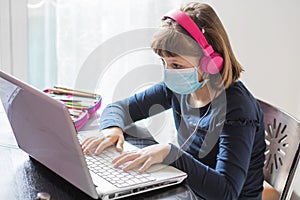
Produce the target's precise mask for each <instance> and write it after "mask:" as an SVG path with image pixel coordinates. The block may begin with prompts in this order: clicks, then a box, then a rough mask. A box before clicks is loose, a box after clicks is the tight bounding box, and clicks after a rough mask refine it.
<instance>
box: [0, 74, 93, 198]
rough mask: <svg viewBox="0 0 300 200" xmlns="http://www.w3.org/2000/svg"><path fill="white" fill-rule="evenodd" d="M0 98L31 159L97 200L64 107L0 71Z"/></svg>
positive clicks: (21, 144) (70, 121)
mask: <svg viewBox="0 0 300 200" xmlns="http://www.w3.org/2000/svg"><path fill="white" fill-rule="evenodd" d="M0 98H1V101H2V104H3V107H4V110H5V112H6V114H7V118H8V120H9V122H10V124H11V127H12V130H13V132H14V135H15V138H16V141H17V143H18V146H19V147H20V148H21V149H22V150H24V151H25V152H26V153H28V154H29V155H30V157H32V158H34V159H35V160H37V161H39V162H40V163H42V164H43V165H45V166H46V167H48V168H49V169H51V170H52V171H54V172H55V173H56V174H58V175H60V176H61V177H63V178H64V179H66V180H67V181H69V182H70V183H72V184H73V185H75V186H77V187H78V188H80V189H81V190H83V191H85V192H86V193H88V194H89V195H91V196H93V197H96V196H97V194H96V190H95V187H94V185H93V183H92V180H91V177H90V175H89V172H88V169H87V167H86V163H85V159H84V155H83V152H82V150H81V147H80V145H79V142H78V138H77V136H76V134H77V132H76V130H75V127H74V124H73V122H72V120H71V118H70V116H69V113H68V111H67V108H66V107H65V106H64V105H63V104H62V103H60V102H58V101H56V100H54V99H52V98H51V97H49V96H47V94H45V93H43V92H42V91H39V90H37V89H35V88H33V87H32V86H30V85H28V84H26V83H24V82H22V81H19V80H17V79H16V78H14V77H12V76H10V75H7V74H5V73H3V72H1V71H0Z"/></svg>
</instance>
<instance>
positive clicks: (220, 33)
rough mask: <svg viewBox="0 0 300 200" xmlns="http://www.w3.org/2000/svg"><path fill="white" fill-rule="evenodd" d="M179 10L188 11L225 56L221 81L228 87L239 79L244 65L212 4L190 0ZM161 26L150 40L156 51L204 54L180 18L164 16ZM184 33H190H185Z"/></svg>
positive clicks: (193, 54) (191, 54)
mask: <svg viewBox="0 0 300 200" xmlns="http://www.w3.org/2000/svg"><path fill="white" fill-rule="evenodd" d="M180 10H181V11H183V12H185V13H186V14H187V15H189V16H190V17H191V18H192V19H193V21H194V22H195V23H196V24H197V25H198V27H199V28H200V30H202V29H204V36H205V38H206V40H207V42H208V43H209V44H210V45H211V46H212V47H213V49H214V50H215V51H216V52H218V53H219V54H220V55H221V56H222V57H223V59H224V66H223V68H222V70H221V71H220V74H221V77H222V81H221V84H222V85H223V86H224V87H225V88H228V87H229V85H230V84H231V83H232V82H234V81H236V80H238V79H239V77H240V73H241V72H242V71H243V68H242V66H241V65H240V63H239V62H238V61H237V59H236V58H235V56H234V53H233V51H232V48H231V45H230V41H229V38H228V36H227V33H226V31H225V28H224V26H223V25H222V22H221V20H220V19H219V17H218V16H217V14H216V13H215V11H214V10H213V8H212V7H211V6H209V5H208V4H204V3H199V2H191V3H188V4H185V5H183V6H182V7H181V8H180ZM162 28H163V29H162V30H161V31H159V32H157V34H156V35H155V36H154V37H153V41H152V44H151V48H152V49H153V51H154V52H155V53H157V54H158V55H160V56H166V57H174V56H178V55H188V56H195V57H196V56H197V57H199V58H201V57H202V54H203V53H202V50H201V48H200V46H199V45H198V44H197V45H195V43H196V42H195V41H194V39H191V40H193V42H191V40H189V39H187V38H191V36H190V35H189V34H188V33H187V32H186V31H185V30H184V29H183V28H182V27H181V26H180V25H179V24H178V23H177V22H175V21H173V20H171V19H169V18H166V19H163V23H162ZM178 33H180V34H178ZM183 34H184V35H188V36H189V37H184V36H183ZM174 50H175V51H174ZM208 76H210V77H209V78H210V79H215V78H216V76H219V75H208Z"/></svg>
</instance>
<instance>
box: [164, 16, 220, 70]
mask: <svg viewBox="0 0 300 200" xmlns="http://www.w3.org/2000/svg"><path fill="white" fill-rule="evenodd" d="M164 17H166V18H171V19H173V20H174V21H176V22H177V23H178V24H179V25H181V26H182V27H183V28H184V29H185V30H186V31H187V32H188V33H189V34H190V35H191V36H192V37H193V38H194V39H195V40H196V41H197V43H198V44H199V45H200V47H201V48H202V51H203V53H204V55H203V57H202V58H201V60H200V68H201V69H202V71H203V72H206V73H209V74H216V73H218V72H219V71H221V69H222V68H223V58H222V56H221V55H220V54H219V53H217V52H215V51H214V49H213V48H212V46H211V45H210V44H208V42H207V40H206V39H205V37H204V35H203V33H202V31H201V30H200V29H199V27H198V26H197V24H196V23H195V22H194V21H193V20H192V19H191V18H190V17H189V16H188V15H187V14H185V13H184V12H182V11H180V10H172V11H170V12H168V13H167V14H165V15H164Z"/></svg>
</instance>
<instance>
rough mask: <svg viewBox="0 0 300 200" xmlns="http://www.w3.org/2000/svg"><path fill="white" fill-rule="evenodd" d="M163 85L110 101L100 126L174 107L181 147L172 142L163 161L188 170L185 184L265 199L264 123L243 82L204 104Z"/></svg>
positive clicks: (210, 195) (216, 194)
mask: <svg viewBox="0 0 300 200" xmlns="http://www.w3.org/2000/svg"><path fill="white" fill-rule="evenodd" d="M188 98H189V95H178V94H176V93H173V92H172V91H171V90H169V89H168V88H167V87H166V85H165V84H164V83H159V84H156V85H154V86H152V87H151V88H149V89H147V90H145V91H144V92H141V93H138V94H135V95H134V96H132V97H130V98H127V99H124V100H122V101H118V102H115V103H113V104H110V105H108V106H107V107H106V108H105V109H104V111H103V113H102V115H101V120H100V129H104V128H107V127H111V126H118V127H120V128H122V129H123V130H124V129H125V126H127V125H129V124H130V123H132V122H136V121H138V120H142V119H145V118H148V117H150V116H152V115H155V114H157V113H160V112H163V111H164V110H167V109H172V110H173V116H174V120H175V125H176V129H177V138H178V143H179V147H178V146H176V145H174V144H171V150H170V152H169V154H168V155H167V157H166V158H165V160H164V163H167V164H171V165H173V166H175V167H177V168H179V169H181V170H183V171H185V172H186V173H187V174H188V178H187V180H186V181H187V183H188V185H189V186H190V187H191V189H192V190H193V191H194V193H195V194H197V195H198V196H200V197H202V198H204V199H217V200H219V199H230V200H233V199H261V192H262V190H263V180H264V175H263V165H264V159H265V157H264V151H265V140H264V125H263V114H262V111H261V109H260V107H259V104H258V102H257V101H256V99H255V98H254V97H253V96H252V94H251V93H250V92H249V91H248V90H247V88H246V87H245V86H244V84H243V83H242V82H241V81H238V82H234V83H232V84H231V85H230V86H229V87H228V88H227V89H226V90H225V91H224V92H222V93H221V95H219V96H217V97H216V98H215V99H214V100H213V101H212V102H211V103H209V104H208V105H206V106H204V107H201V108H194V107H192V106H191V105H190V104H189V103H188V102H189V101H188Z"/></svg>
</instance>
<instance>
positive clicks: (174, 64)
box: [172, 63, 182, 69]
mask: <svg viewBox="0 0 300 200" xmlns="http://www.w3.org/2000/svg"><path fill="white" fill-rule="evenodd" d="M172 68H173V69H180V68H182V66H181V65H179V64H176V63H172Z"/></svg>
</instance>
